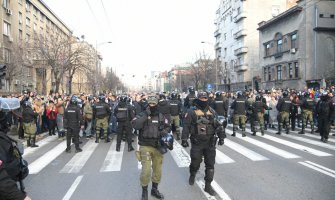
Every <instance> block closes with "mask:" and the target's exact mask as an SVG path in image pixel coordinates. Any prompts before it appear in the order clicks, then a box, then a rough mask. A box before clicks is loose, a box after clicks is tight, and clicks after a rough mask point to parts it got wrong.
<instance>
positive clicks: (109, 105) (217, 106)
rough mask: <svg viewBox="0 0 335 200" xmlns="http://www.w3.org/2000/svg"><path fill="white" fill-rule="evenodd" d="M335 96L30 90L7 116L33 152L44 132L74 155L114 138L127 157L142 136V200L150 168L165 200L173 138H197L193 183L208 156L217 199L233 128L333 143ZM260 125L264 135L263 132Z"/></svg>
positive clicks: (328, 92) (208, 177)
mask: <svg viewBox="0 0 335 200" xmlns="http://www.w3.org/2000/svg"><path fill="white" fill-rule="evenodd" d="M334 95H335V87H334V86H332V87H329V88H321V89H318V90H314V89H307V88H306V89H305V90H303V91H297V90H290V89H285V90H284V89H271V90H261V91H252V90H250V91H243V92H242V91H237V92H235V93H232V92H225V91H216V92H201V91H199V92H196V91H195V90H194V88H193V87H190V88H189V91H188V94H186V93H181V94H178V93H176V92H171V93H165V92H163V93H153V94H145V93H133V94H122V95H115V94H112V93H109V94H99V95H97V96H94V95H90V94H76V95H66V94H62V95H61V94H59V93H53V92H51V93H50V95H47V96H45V95H38V94H36V93H34V92H32V91H23V93H22V94H21V95H10V96H7V98H16V99H18V100H19V101H20V105H21V106H20V108H19V109H16V110H13V112H10V113H9V114H6V121H7V122H6V123H8V124H11V125H12V127H16V129H15V128H14V129H12V130H16V131H17V133H18V137H19V139H23V140H26V146H28V147H32V148H35V147H38V145H37V144H36V140H38V139H39V137H41V134H42V133H48V134H49V136H53V135H57V136H58V138H59V139H60V140H63V139H64V140H65V139H66V140H67V147H66V149H65V151H66V152H67V153H70V152H71V143H74V144H75V152H76V153H79V152H81V151H82V149H81V148H80V146H79V145H80V144H81V143H82V142H81V139H80V138H83V137H86V138H88V139H95V142H96V143H99V142H100V141H103V140H104V141H105V142H106V143H108V142H110V141H111V139H112V138H114V135H116V136H115V137H116V149H115V150H116V151H120V145H121V141H122V140H124V141H126V142H127V143H128V151H129V152H130V151H134V148H133V146H132V143H133V142H134V137H138V142H139V144H140V149H139V151H137V152H136V155H137V157H138V159H139V161H141V163H142V166H143V169H142V173H141V177H140V180H141V185H142V189H143V190H142V199H143V200H146V199H148V194H147V193H148V192H147V187H148V182H149V180H150V179H149V178H150V176H151V175H150V170H151V168H152V169H153V170H154V172H153V174H154V177H153V179H152V180H153V185H152V190H151V194H152V195H153V196H155V197H156V198H158V199H163V198H164V197H163V195H162V193H160V192H159V190H158V184H159V182H160V179H161V167H162V159H163V157H162V155H163V154H164V153H166V151H167V149H173V140H174V138H176V139H177V140H181V145H182V146H183V147H185V148H187V147H189V142H188V141H189V139H190V142H191V144H192V145H191V164H190V177H189V184H190V185H193V184H194V180H195V176H196V172H197V171H198V170H199V166H200V163H201V161H202V158H203V157H204V160H205V163H206V170H205V181H206V182H205V191H206V192H208V193H209V194H210V195H215V191H214V190H213V188H212V187H211V182H212V180H213V176H214V161H215V146H216V144H218V145H223V144H224V138H225V137H226V134H225V129H226V128H227V124H228V123H232V124H233V134H232V135H231V136H233V137H234V136H236V132H237V131H238V130H241V132H242V136H243V137H246V136H247V134H246V133H247V132H246V124H247V123H248V122H249V123H250V126H251V131H252V135H253V136H256V132H257V131H258V130H260V132H261V134H262V135H264V134H265V130H267V129H274V130H278V132H277V134H279V135H280V134H281V133H282V131H283V130H285V133H286V134H289V133H290V132H291V131H295V130H296V129H297V128H299V130H300V131H299V134H305V130H306V127H307V126H308V125H310V128H311V131H310V133H312V134H314V133H316V132H319V134H320V136H321V141H322V142H325V143H326V142H328V137H329V133H330V130H331V127H332V126H335V96H334ZM257 124H258V125H259V129H256V126H257ZM13 125H14V126H13ZM1 131H3V130H1ZM170 132H172V134H169V133H170ZM44 135H45V134H44ZM173 136H174V137H173ZM148 155H150V158H149V157H148ZM0 161H1V160H0ZM148 161H150V162H148ZM151 165H152V166H151Z"/></svg>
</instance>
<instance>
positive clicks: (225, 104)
mask: <svg viewBox="0 0 335 200" xmlns="http://www.w3.org/2000/svg"><path fill="white" fill-rule="evenodd" d="M213 108H214V110H215V112H216V113H217V115H218V116H225V117H227V116H228V108H229V100H228V98H227V97H222V96H220V97H216V98H215V100H214V103H213Z"/></svg>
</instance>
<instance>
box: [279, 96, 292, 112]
mask: <svg viewBox="0 0 335 200" xmlns="http://www.w3.org/2000/svg"><path fill="white" fill-rule="evenodd" d="M276 108H277V110H278V111H279V112H283V111H285V112H291V111H292V102H291V100H290V98H289V97H285V98H280V99H279V100H278V103H277V106H276Z"/></svg>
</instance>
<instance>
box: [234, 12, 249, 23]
mask: <svg viewBox="0 0 335 200" xmlns="http://www.w3.org/2000/svg"><path fill="white" fill-rule="evenodd" d="M246 17H247V12H245V11H243V12H241V13H239V14H237V15H236V16H235V17H234V22H235V23H237V22H239V21H240V20H241V19H243V18H246Z"/></svg>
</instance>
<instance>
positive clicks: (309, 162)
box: [305, 161, 335, 174]
mask: <svg viewBox="0 0 335 200" xmlns="http://www.w3.org/2000/svg"><path fill="white" fill-rule="evenodd" d="M305 162H306V163H308V164H311V165H314V166H316V167H319V168H321V169H323V170H326V171H328V172H330V173H332V174H335V171H334V170H331V169H329V168H327V167H324V166H322V165H319V164H316V163H313V162H311V161H305Z"/></svg>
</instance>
